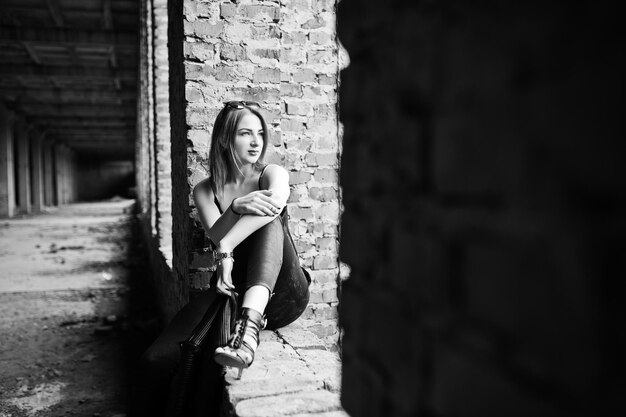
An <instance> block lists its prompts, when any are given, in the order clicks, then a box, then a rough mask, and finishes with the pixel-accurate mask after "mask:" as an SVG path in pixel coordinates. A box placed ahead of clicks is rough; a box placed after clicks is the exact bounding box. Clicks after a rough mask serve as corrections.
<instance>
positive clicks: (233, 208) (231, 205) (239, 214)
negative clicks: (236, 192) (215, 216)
mask: <svg viewBox="0 0 626 417" xmlns="http://www.w3.org/2000/svg"><path fill="white" fill-rule="evenodd" d="M235 200H236V198H233V201H232V203H230V210H231V211H232V212H233V213H235V214H236V215H237V216H239V217H241V213H237V212H236V211H235V207H233V204H235Z"/></svg>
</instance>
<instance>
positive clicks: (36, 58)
mask: <svg viewBox="0 0 626 417" xmlns="http://www.w3.org/2000/svg"><path fill="white" fill-rule="evenodd" d="M22 46H23V47H24V49H25V50H26V53H27V54H28V56H29V57H30V59H32V60H33V61H34V62H35V64H37V65H41V59H39V56H38V55H37V52H36V51H35V48H33V46H32V45H31V44H30V42H22Z"/></svg>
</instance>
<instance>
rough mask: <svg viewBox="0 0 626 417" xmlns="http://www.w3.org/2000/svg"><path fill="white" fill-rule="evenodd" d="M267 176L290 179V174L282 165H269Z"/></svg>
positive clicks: (266, 169)
mask: <svg viewBox="0 0 626 417" xmlns="http://www.w3.org/2000/svg"><path fill="white" fill-rule="evenodd" d="M265 175H271V176H283V177H284V176H287V177H288V176H289V173H288V172H287V170H286V169H285V168H283V167H281V166H280V165H276V164H268V165H267V167H266V168H265Z"/></svg>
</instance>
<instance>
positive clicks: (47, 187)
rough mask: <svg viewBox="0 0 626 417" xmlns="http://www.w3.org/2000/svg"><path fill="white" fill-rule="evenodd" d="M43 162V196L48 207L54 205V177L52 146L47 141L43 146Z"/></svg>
mask: <svg viewBox="0 0 626 417" xmlns="http://www.w3.org/2000/svg"><path fill="white" fill-rule="evenodd" d="M41 153H42V160H43V182H44V184H43V196H44V204H45V205H46V206H53V205H54V197H55V195H54V177H53V173H54V170H53V165H52V164H53V163H52V157H53V156H52V145H51V144H50V143H48V142H46V141H43V143H42V146H41Z"/></svg>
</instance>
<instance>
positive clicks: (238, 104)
mask: <svg viewBox="0 0 626 417" xmlns="http://www.w3.org/2000/svg"><path fill="white" fill-rule="evenodd" d="M224 104H225V105H226V106H228V107H232V108H233V109H243V108H245V107H261V105H260V104H259V103H257V102H256V101H241V100H240V101H227V102H226V103H224Z"/></svg>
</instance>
